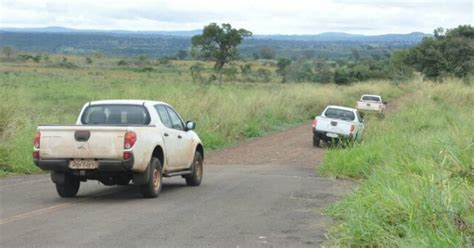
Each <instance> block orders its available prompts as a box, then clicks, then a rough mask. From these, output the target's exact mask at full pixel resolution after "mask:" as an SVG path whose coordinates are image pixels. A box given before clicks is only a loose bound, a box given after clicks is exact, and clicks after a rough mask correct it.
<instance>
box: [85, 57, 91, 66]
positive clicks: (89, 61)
mask: <svg viewBox="0 0 474 248" xmlns="http://www.w3.org/2000/svg"><path fill="white" fill-rule="evenodd" d="M86 64H88V65H90V64H92V59H91V58H89V57H86Z"/></svg>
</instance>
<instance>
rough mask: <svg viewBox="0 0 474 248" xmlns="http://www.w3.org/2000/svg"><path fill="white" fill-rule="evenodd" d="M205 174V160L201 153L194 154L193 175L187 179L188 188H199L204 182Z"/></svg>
mask: <svg viewBox="0 0 474 248" xmlns="http://www.w3.org/2000/svg"><path fill="white" fill-rule="evenodd" d="M202 174H203V158H202V155H201V153H200V152H198V151H196V154H194V161H193V165H192V174H191V175H189V176H187V177H185V179H186V184H187V185H188V186H199V185H200V184H201V181H202Z"/></svg>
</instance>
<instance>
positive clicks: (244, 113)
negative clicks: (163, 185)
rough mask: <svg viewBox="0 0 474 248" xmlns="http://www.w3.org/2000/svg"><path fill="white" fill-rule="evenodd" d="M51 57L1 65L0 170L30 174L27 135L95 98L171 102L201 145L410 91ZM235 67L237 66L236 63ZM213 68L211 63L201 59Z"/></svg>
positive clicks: (71, 116)
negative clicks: (208, 76)
mask: <svg viewBox="0 0 474 248" xmlns="http://www.w3.org/2000/svg"><path fill="white" fill-rule="evenodd" d="M93 60H94V61H93V63H92V64H91V63H88V62H87V59H86V58H85V57H80V56H67V58H66V59H64V58H63V56H54V55H49V57H48V62H47V63H46V62H45V63H34V62H28V61H26V62H21V61H10V62H8V61H3V62H1V63H0V65H1V66H0V94H1V95H2V101H1V102H0V136H1V137H0V175H6V174H12V173H35V172H38V171H39V170H38V169H37V168H36V167H35V166H34V165H33V163H32V160H31V149H32V137H33V135H34V133H35V130H36V126H37V125H38V124H74V122H75V120H76V117H77V114H78V113H79V111H80V108H81V107H82V105H83V104H84V103H86V102H88V101H91V100H98V99H152V100H162V101H165V102H168V103H170V104H172V105H173V106H174V107H175V108H176V109H177V110H178V112H180V113H181V114H182V115H183V118H185V119H187V120H194V121H196V122H197V127H198V128H197V132H198V133H199V134H200V136H201V138H202V139H203V141H204V144H205V146H206V148H208V149H211V148H219V147H223V146H227V145H230V144H233V143H235V142H238V141H239V140H242V139H245V138H248V137H256V136H261V135H263V134H264V133H266V132H269V131H272V130H276V129H279V128H284V127H288V126H291V125H296V124H299V123H302V122H304V121H307V120H309V119H310V118H313V117H314V115H316V114H318V112H319V111H321V109H322V108H323V107H324V106H325V105H326V104H329V103H331V104H343V105H348V106H352V105H353V104H354V102H355V100H356V99H357V98H358V97H359V96H360V94H362V93H365V92H373V93H380V94H383V95H384V96H386V97H387V98H388V99H390V98H392V97H396V96H399V95H401V94H403V92H405V91H407V90H409V89H410V86H408V85H404V84H401V85H394V84H391V83H389V82H388V81H371V82H365V83H357V84H353V85H351V86H337V85H334V84H315V83H299V84H282V83H278V82H279V81H281V80H279V79H278V78H277V76H276V73H275V70H276V68H275V66H272V65H268V64H264V63H261V64H260V63H258V62H254V65H253V68H265V69H266V70H268V71H271V72H272V74H271V78H270V79H269V80H268V82H269V83H265V82H259V83H246V82H242V81H241V80H240V81H239V82H234V81H232V80H231V79H229V78H227V79H226V82H225V83H223V84H222V85H216V84H213V83H204V84H203V83H199V82H195V83H193V80H192V77H191V73H190V71H189V68H190V66H191V65H192V64H194V63H195V62H193V61H168V62H166V63H147V65H146V67H143V66H141V65H137V66H135V65H133V66H126V67H124V66H119V65H118V64H119V63H117V61H119V60H120V59H119V58H115V59H114V58H100V59H99V58H94V59H93ZM237 66H238V65H237ZM203 67H204V68H206V69H207V70H211V68H212V64H210V63H203Z"/></svg>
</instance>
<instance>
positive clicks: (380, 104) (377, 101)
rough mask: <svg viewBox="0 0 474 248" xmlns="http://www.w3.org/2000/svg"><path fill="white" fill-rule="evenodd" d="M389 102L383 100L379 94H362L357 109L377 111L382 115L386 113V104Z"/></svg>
mask: <svg viewBox="0 0 474 248" xmlns="http://www.w3.org/2000/svg"><path fill="white" fill-rule="evenodd" d="M386 104H387V102H384V101H383V100H382V97H381V96H378V95H362V97H361V98H360V100H359V101H357V104H356V109H358V110H360V111H364V112H376V113H378V114H380V115H384V114H385V105H386Z"/></svg>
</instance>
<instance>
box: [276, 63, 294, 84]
mask: <svg viewBox="0 0 474 248" xmlns="http://www.w3.org/2000/svg"><path fill="white" fill-rule="evenodd" d="M290 64H291V60H290V59H287V58H280V59H278V62H277V67H278V68H277V70H276V72H277V74H278V75H280V76H281V77H282V82H285V81H286V74H287V72H288V70H287V68H288V67H289V66H290Z"/></svg>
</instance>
